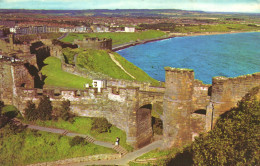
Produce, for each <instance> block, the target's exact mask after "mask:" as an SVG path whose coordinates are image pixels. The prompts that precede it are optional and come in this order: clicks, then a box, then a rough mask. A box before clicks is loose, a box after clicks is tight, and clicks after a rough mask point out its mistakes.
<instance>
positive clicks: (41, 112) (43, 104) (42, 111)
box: [37, 96, 52, 120]
mask: <svg viewBox="0 0 260 166" xmlns="http://www.w3.org/2000/svg"><path fill="white" fill-rule="evenodd" d="M37 114H38V118H39V119H40V120H50V119H51V117H52V105H51V101H50V98H49V97H47V96H43V97H42V98H40V103H39V105H38V107H37Z"/></svg>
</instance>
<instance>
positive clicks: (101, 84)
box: [92, 80, 107, 92]
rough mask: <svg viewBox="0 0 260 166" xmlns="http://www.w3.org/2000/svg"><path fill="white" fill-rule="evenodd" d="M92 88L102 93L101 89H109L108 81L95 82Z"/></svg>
mask: <svg viewBox="0 0 260 166" xmlns="http://www.w3.org/2000/svg"><path fill="white" fill-rule="evenodd" d="M92 87H93V88H98V92H101V88H106V87H107V81H106V80H93V82H92Z"/></svg>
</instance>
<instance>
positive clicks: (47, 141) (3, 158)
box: [0, 126, 115, 166]
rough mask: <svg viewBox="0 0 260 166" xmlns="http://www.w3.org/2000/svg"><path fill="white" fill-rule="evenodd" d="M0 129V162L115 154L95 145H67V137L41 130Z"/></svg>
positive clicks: (25, 163) (22, 162)
mask: <svg viewBox="0 0 260 166" xmlns="http://www.w3.org/2000/svg"><path fill="white" fill-rule="evenodd" d="M10 132H11V131H10V129H8V126H6V127H4V128H1V129H0V165H5V166H8V165H27V164H31V163H38V162H47V161H55V160H60V159H66V158H73V157H81V156H88V155H95V154H105V153H115V151H114V150H112V149H109V148H105V147H101V146H98V145H94V144H87V145H75V146H70V144H69V141H70V140H71V139H72V138H70V137H66V136H61V135H57V134H51V133H46V132H42V131H34V130H27V129H26V130H25V131H22V132H21V133H16V134H11V133H10Z"/></svg>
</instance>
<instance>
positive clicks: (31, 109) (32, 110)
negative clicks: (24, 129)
mask: <svg viewBox="0 0 260 166" xmlns="http://www.w3.org/2000/svg"><path fill="white" fill-rule="evenodd" d="M24 112H25V113H24V117H25V119H27V120H29V121H33V120H36V119H38V116H39V115H38V112H37V111H36V106H35V104H34V103H33V102H32V101H27V103H26V108H25V109H24Z"/></svg>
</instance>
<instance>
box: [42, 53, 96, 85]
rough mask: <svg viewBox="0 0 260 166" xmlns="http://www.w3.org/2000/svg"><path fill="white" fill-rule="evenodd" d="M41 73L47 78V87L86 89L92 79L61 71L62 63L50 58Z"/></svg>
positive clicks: (46, 60)
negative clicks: (85, 85) (85, 86)
mask: <svg viewBox="0 0 260 166" xmlns="http://www.w3.org/2000/svg"><path fill="white" fill-rule="evenodd" d="M44 63H45V64H47V65H46V66H44V67H43V68H42V70H41V72H42V73H43V74H44V75H46V76H47V78H46V79H45V86H46V85H47V86H50V87H65V88H77V89H84V84H86V83H91V82H92V81H91V80H90V79H86V78H83V77H79V76H76V75H73V74H70V73H67V72H64V71H63V70H62V69H61V61H60V60H59V59H58V58H56V57H48V58H47V59H45V61H44Z"/></svg>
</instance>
